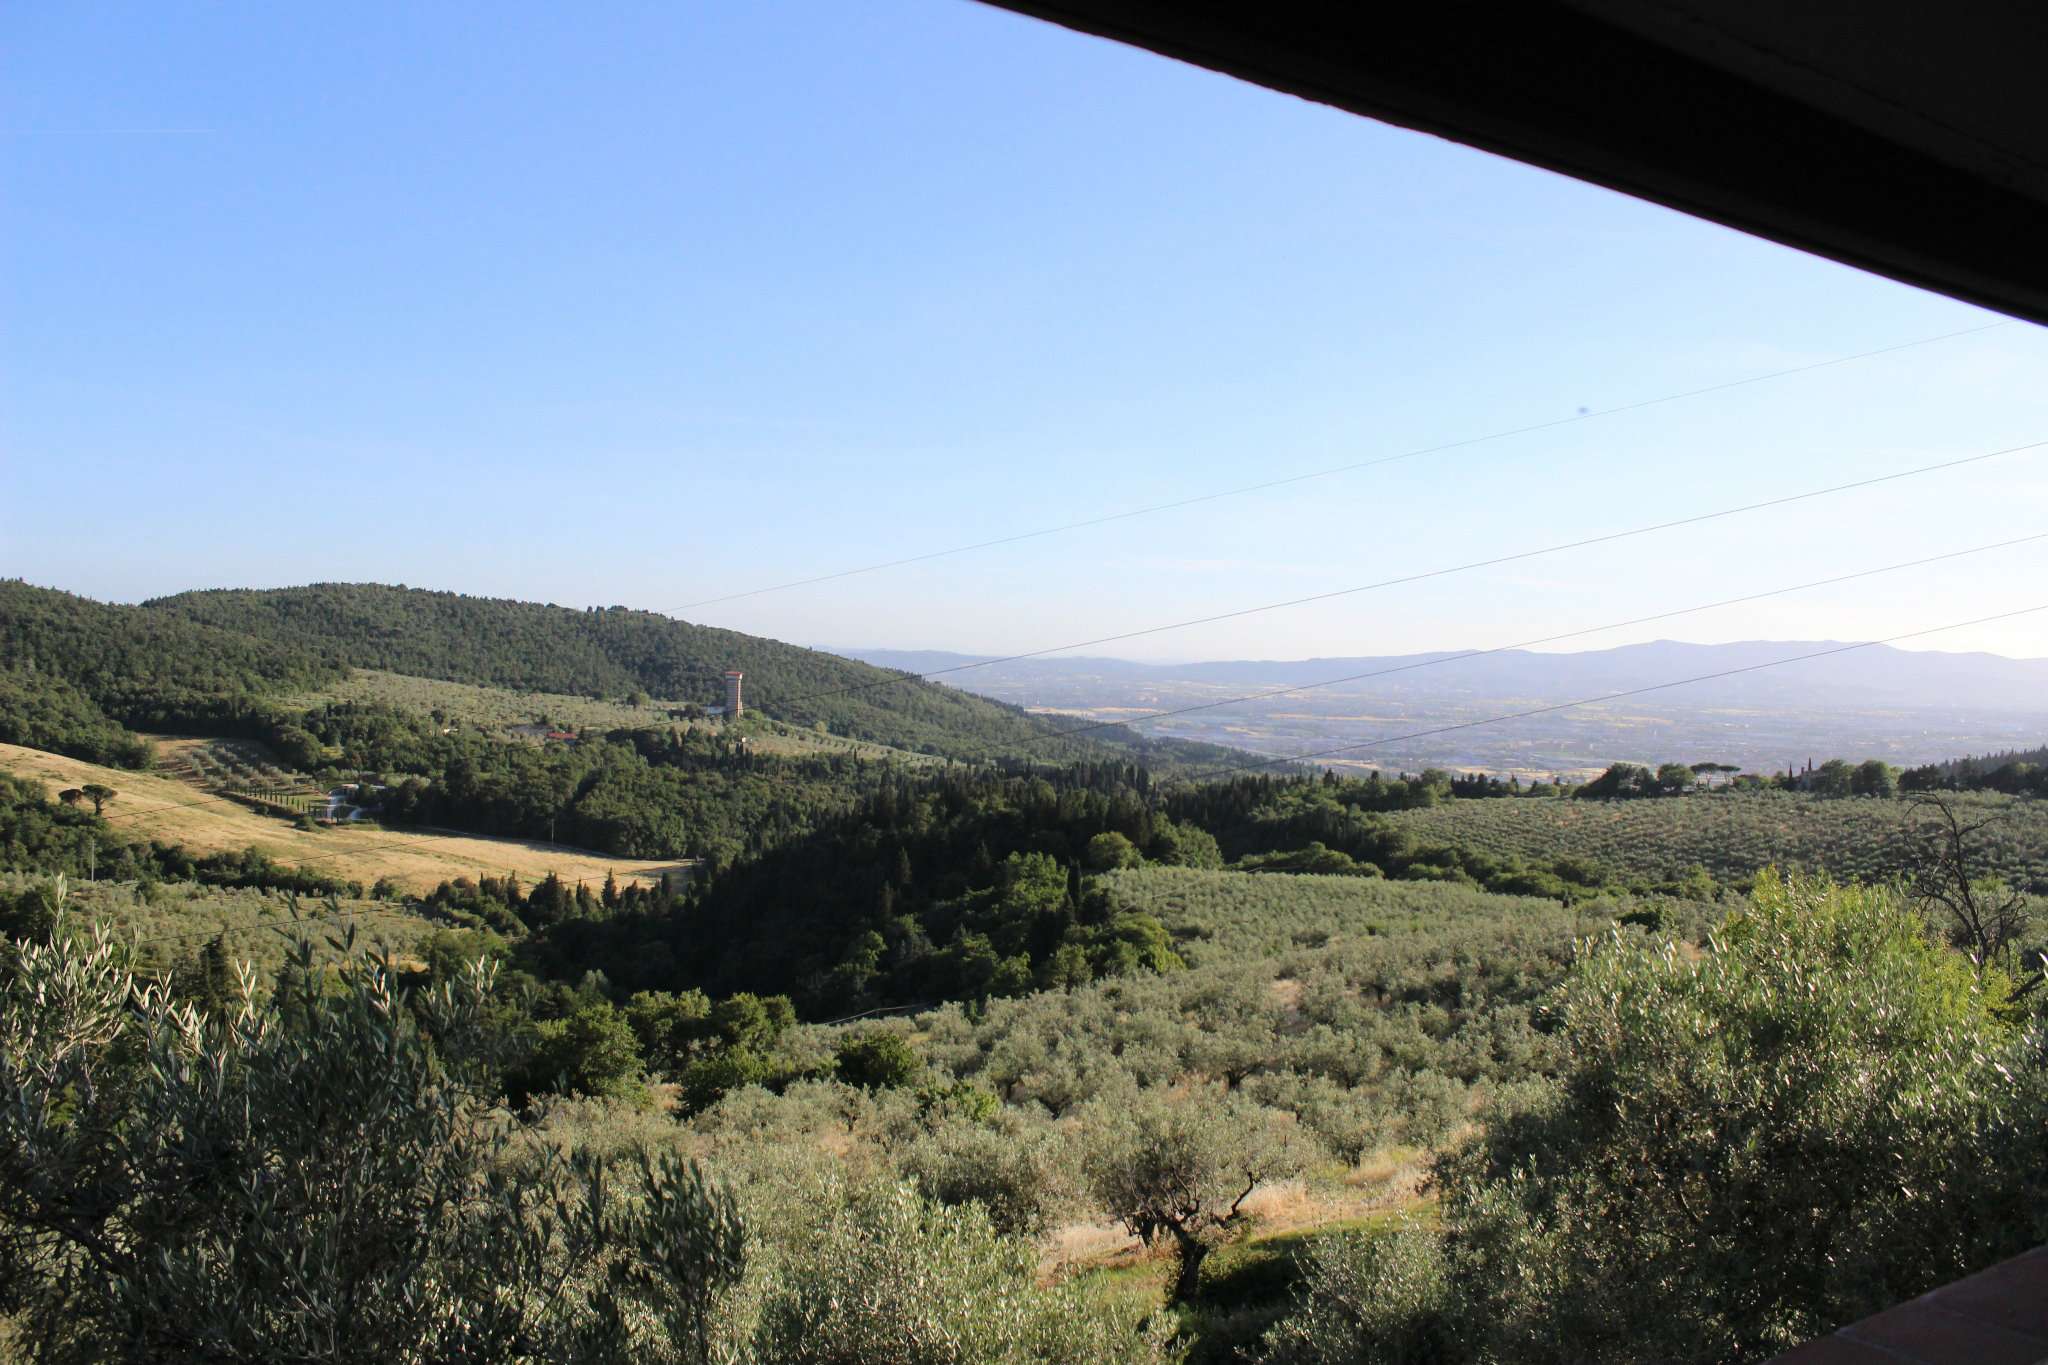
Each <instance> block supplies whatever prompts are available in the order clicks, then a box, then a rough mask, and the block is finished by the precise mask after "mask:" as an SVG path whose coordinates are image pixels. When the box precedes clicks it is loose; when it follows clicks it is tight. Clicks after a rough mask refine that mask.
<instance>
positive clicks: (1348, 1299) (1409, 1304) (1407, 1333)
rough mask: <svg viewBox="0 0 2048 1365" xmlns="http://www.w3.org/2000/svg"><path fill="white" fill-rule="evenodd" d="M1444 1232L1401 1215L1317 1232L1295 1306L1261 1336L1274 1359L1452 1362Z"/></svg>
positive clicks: (1278, 1362) (1292, 1362) (1398, 1364)
mask: <svg viewBox="0 0 2048 1365" xmlns="http://www.w3.org/2000/svg"><path fill="white" fill-rule="evenodd" d="M1451 1293H1452V1285H1451V1279H1450V1275H1449V1274H1448V1271H1447V1268H1446V1264H1445V1259H1444V1252H1443V1241H1442V1238H1441V1236H1440V1235H1439V1234H1438V1233H1437V1232H1436V1231H1434V1230H1433V1229H1430V1228H1427V1227H1423V1226H1420V1225H1418V1224H1415V1223H1409V1222H1403V1223H1399V1224H1396V1225H1394V1226H1391V1227H1379V1228H1372V1229H1369V1230H1367V1231H1365V1232H1363V1233H1338V1234H1335V1235H1332V1236H1325V1237H1319V1238H1317V1239H1316V1241H1315V1243H1314V1244H1313V1246H1312V1247H1311V1248H1310V1251H1309V1257H1308V1266H1307V1269H1306V1272H1305V1274H1304V1275H1303V1277H1302V1280H1301V1283H1300V1285H1299V1287H1298V1288H1297V1290H1296V1292H1295V1300H1294V1308H1293V1311H1292V1312H1291V1313H1289V1314H1288V1316H1287V1317H1285V1318H1284V1319H1282V1320H1281V1321H1280V1323H1279V1324H1277V1325H1276V1326H1275V1327H1274V1328H1273V1329H1272V1330H1271V1331H1269V1332H1267V1334H1266V1338H1265V1341H1264V1342H1263V1343H1262V1351H1261V1354H1260V1359H1261V1360H1263V1361H1266V1362H1269V1365H1353V1362H1356V1361H1366V1360H1369V1361H1372V1362H1374V1365H1448V1363H1449V1362H1453V1361H1459V1360H1462V1359H1464V1358H1465V1357H1464V1355H1463V1353H1462V1351H1461V1349H1460V1347H1459V1344H1458V1342H1457V1340H1456V1338H1455V1336H1454V1333H1453V1329H1452V1325H1451V1324H1452V1322H1453V1320H1454V1319H1453V1315H1452V1313H1451V1312H1450V1311H1449V1310H1450V1296H1451Z"/></svg>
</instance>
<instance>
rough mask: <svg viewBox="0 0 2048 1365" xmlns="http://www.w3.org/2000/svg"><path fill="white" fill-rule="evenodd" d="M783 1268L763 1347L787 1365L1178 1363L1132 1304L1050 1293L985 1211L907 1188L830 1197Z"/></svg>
mask: <svg viewBox="0 0 2048 1365" xmlns="http://www.w3.org/2000/svg"><path fill="white" fill-rule="evenodd" d="M805 1232H806V1235H805V1236H804V1237H803V1238H802V1239H801V1240H800V1241H798V1242H797V1244H796V1245H794V1246H792V1247H791V1248H790V1250H789V1253H788V1255H787V1257H786V1259H785V1261H784V1262H783V1263H782V1264H781V1265H779V1266H778V1267H777V1270H776V1273H775V1275H774V1277H773V1279H772V1282H771V1284H770V1286H769V1288H768V1289H767V1291H766V1297H765V1301H764V1303H763V1307H762V1314H761V1321H760V1328H759V1331H758V1333H757V1335H756V1339H755V1351H756V1353H757V1355H758V1357H759V1358H760V1359H763V1360H773V1361H778V1362H786V1365H954V1363H955V1362H962V1361H974V1362H976V1365H1038V1363H1039V1362H1050V1363H1051V1365H1096V1362H1102V1361H1133V1362H1137V1361H1158V1360H1165V1359H1168V1358H1169V1356H1168V1353H1167V1348H1166V1344H1165V1342H1164V1340H1163V1339H1162V1332H1163V1326H1155V1327H1154V1328H1153V1329H1152V1331H1151V1332H1149V1333H1147V1332H1145V1331H1142V1330H1141V1329H1140V1327H1139V1319H1140V1317H1141V1310H1140V1309H1139V1308H1138V1307H1137V1306H1136V1305H1125V1306H1121V1307H1117V1306H1104V1305H1097V1304H1094V1303H1091V1302H1090V1301H1088V1300H1087V1299H1085V1298H1084V1297H1083V1296H1082V1294H1081V1293H1080V1291H1079V1290H1077V1289H1075V1288H1073V1287H1062V1288H1054V1289H1041V1288H1039V1287H1038V1285H1037V1284H1036V1282H1035V1271H1036V1260H1037V1258H1036V1255H1035V1254H1034V1252H1033V1251H1032V1249H1031V1247H1030V1246H1029V1245H1028V1244H1026V1243H1024V1242H1020V1241H1015V1240H1012V1239H1008V1238H1005V1237H1002V1236H1000V1235H998V1234H997V1233H996V1231H995V1230H994V1229H993V1228H992V1227H991V1226H990V1225H989V1221H988V1218H987V1217H986V1215H984V1214H983V1213H982V1211H981V1210H980V1209H978V1208H974V1207H971V1206H969V1207H961V1208H946V1207H943V1206H941V1205H936V1204H931V1203H928V1202H926V1201H925V1200H923V1199H920V1198H919V1197H918V1196H917V1194H916V1192H915V1191H913V1190H911V1189H910V1188H908V1187H907V1186H901V1185H893V1184H877V1185H868V1186H862V1187H857V1188H855V1189H853V1190H850V1191H848V1192H847V1193H846V1194H845V1196H844V1197H843V1198H835V1199H831V1200H829V1201H827V1212H826V1213H825V1216H824V1218H823V1221H822V1224H821V1225H820V1226H817V1227H816V1228H815V1229H806V1230H805Z"/></svg>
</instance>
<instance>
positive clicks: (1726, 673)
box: [1183, 602, 2048, 782]
mask: <svg viewBox="0 0 2048 1365" xmlns="http://www.w3.org/2000/svg"><path fill="white" fill-rule="evenodd" d="M2038 611H2048V602H2044V603H2042V604H2041V605H2039V606H2034V607H2021V608H2019V609H2018V610H2016V611H2004V612H1999V613H1997V614H1996V615H1992V616H1979V617H1976V618H1975V619H1973V620H1969V621H1951V622H1949V623H1948V624H1947V625H1941V626H1929V627H1927V628H1926V629H1925V630H1909V631H1906V632H1905V633H1903V634H1900V635H1888V636H1886V637H1884V638H1883V639H1881V640H1862V641H1859V642H1857V643H1856V644H1852V645H1836V646H1834V647H1833V648H1831V649H1817V650H1814V651H1813V652H1811V653H1809V654H1794V655H1792V656H1791V657H1790V658H1785V659H1771V660H1768V661H1766V662H1764V663H1760V664H1744V665H1743V666H1742V667H1740V668H1724V669H1721V670H1719V671H1717V672H1713V673H1701V674H1698V675H1696V676H1694V677H1690V678H1677V679H1674V680H1673V681H1671V682H1661V683H1652V684H1651V685H1649V686H1648V687H1632V688H1629V689H1627V690H1625V691H1621V692H1607V693H1603V694H1602V695H1600V696H1597V697H1581V698H1579V699H1577V700H1576V701H1564V702H1556V703H1553V704H1552V705H1549V706H1533V707H1530V708H1529V709H1528V710H1526V711H1511V712H1508V713H1507V714H1505V715H1499V716H1488V717H1486V718H1484V719H1482V720H1466V721H1459V722H1458V723H1456V724H1454V725H1439V726H1437V727H1435V728H1434V729H1429V730H1415V731H1412V732H1410V733H1408V734H1405V735H1387V736H1383V737H1381V738H1378V739H1369V740H1364V741H1361V742H1359V743H1357V744H1343V745H1339V746H1337V747H1336V748H1334V749H1317V750H1314V751H1312V752H1310V753H1305V754H1286V755H1281V756H1277V757H1273V758H1262V759H1256V760H1253V761H1252V762H1249V763H1236V764H1231V765H1229V766H1228V767H1222V768H1212V769H1210V770H1209V771H1207V772H1200V773H1195V774H1194V775H1192V776H1190V777H1188V778H1185V779H1183V780H1185V781H1188V782H1205V781H1207V780H1208V779H1210V778H1212V777H1227V776H1229V775H1230V774H1232V773H1237V772H1247V771H1250V770H1253V769H1257V768H1267V767H1272V766H1273V765H1275V764H1280V763H1305V762H1307V761H1309V760H1310V759H1315V758H1330V757H1333V756H1335V755H1337V754H1349V753H1356V752H1358V751H1359V750H1360V749H1376V748H1379V747H1380V746H1382V745H1386V744H1400V743H1404V742H1405V741H1407V740H1411V739H1427V738H1429V737H1430V736H1432V735H1447V734H1450V733H1452V732H1453V731H1456V730H1472V729H1476V728H1478V727H1479V726H1482V725H1500V724H1503V723H1505V722H1507V721H1511V720H1526V719H1528V718H1529V717H1531V716H1546V715H1550V714H1552V713H1554V712H1558V711H1569V710H1572V709H1574V708H1576V707H1580V706H1597V705H1598V704H1600V703H1601V702H1609V701H1620V700H1621V699H1622V698H1624V697H1640V696H1643V695H1645V694H1646V693H1650V692H1664V691H1668V690H1669V689H1671V688H1674V687H1685V686H1687V685H1689V684H1692V683H1702V682H1712V681H1714V680H1715V679H1717V678H1732V677H1735V676H1736V675H1738V674H1742V673H1758V672H1762V671H1763V670H1764V669H1767V668H1782V667H1784V666H1785V665H1786V664H1796V663H1805V662H1806V661H1807V660H1809V659H1825V658H1828V657H1829V656H1831V655H1835V654H1848V653H1850V652H1852V651H1854V650H1859V649H1871V648H1874V647H1876V646H1878V645H1891V644H1897V643H1898V642H1899V641H1901V640H1917V639H1919V638H1920V637H1921V636H1924V635H1938V634H1940V633H1941V632H1943V631H1948V630H1962V629H1964V628H1966V627H1969V626H1982V625H1988V624H1990V623H1991V622H1993V621H2009V620H2011V619H2012V618H2014V617H2016V616H2028V615H2031V614H2033V613H2034V612H2038Z"/></svg>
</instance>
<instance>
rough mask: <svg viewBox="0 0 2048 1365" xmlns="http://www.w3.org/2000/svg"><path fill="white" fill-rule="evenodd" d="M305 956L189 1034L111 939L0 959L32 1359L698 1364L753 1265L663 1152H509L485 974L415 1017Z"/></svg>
mask: <svg viewBox="0 0 2048 1365" xmlns="http://www.w3.org/2000/svg"><path fill="white" fill-rule="evenodd" d="M333 946H334V947H335V948H336V949H337V950H339V951H340V952H341V953H342V961H341V963H340V965H339V967H338V968H337V969H335V970H332V971H324V970H322V969H321V968H319V967H318V966H317V965H316V962H315V959H314V957H313V953H312V949H311V947H310V945H308V944H304V943H301V944H300V945H299V947H298V950H297V952H296V955H295V958H294V960H293V962H292V964H291V966H292V970H291V971H289V972H288V973H286V975H285V977H284V978H283V980H282V981H281V983H280V985H279V987H278V990H277V991H276V992H275V993H274V994H273V995H271V996H270V997H269V998H267V999H259V998H258V995H257V992H256V990H255V983H254V981H253V979H252V977H251V974H250V973H249V971H248V969H247V968H246V967H241V968H239V969H238V972H237V980H236V990H235V991H234V995H233V999H232V1000H231V1001H230V1002H229V1003H228V1006H227V1007H226V1008H224V1009H222V1010H220V1011H218V1012H217V1013H215V1014H212V1015H202V1014H201V1013H199V1012H197V1011H195V1010H193V1009H192V1008H190V1007H187V1006H184V1005H180V1004H178V1003H176V1001H175V1000H174V999H173V997H172V995H171V994H170V992H169V991H168V990H167V989H166V988H165V987H164V986H163V985H161V984H159V983H156V982H153V981H150V980H148V979H147V978H144V977H141V976H138V975H137V974H136V973H135V972H134V971H132V970H131V969H130V967H129V966H128V964H127V963H126V962H125V961H124V955H123V953H122V952H121V951H120V949H119V948H118V947H117V946H116V944H115V943H114V942H113V941H112V940H111V939H110V937H109V936H108V935H107V933H106V932H105V931H104V929H103V928H99V927H94V928H91V929H81V928H79V927H77V926H75V925H73V924H71V923H70V922H68V920H66V919H65V918H63V917H61V916H60V917H59V920H58V922H57V923H56V925H55V927H54V929H53V931H52V932H51V934H50V936H49V937H48V938H47V939H46V940H44V941H42V942H39V943H34V942H32V943H23V944H18V945H16V946H15V948H14V949H13V950H12V951H11V952H10V953H9V954H8V955H7V957H6V960H5V961H4V962H0V1300H4V1301H5V1302H6V1303H7V1304H8V1305H9V1307H10V1308H11V1309H12V1311H13V1312H14V1314H15V1328H16V1330H17V1332H18V1333H19V1334H20V1335H21V1337H22V1339H23V1341H24V1343H25V1344H26V1345H27V1347H28V1349H29V1352H30V1354H31V1356H32V1358H35V1359H38V1360H47V1361H58V1362H68V1361H79V1362H85V1361H92V1362H102V1361H120V1362H128V1361H135V1362H141V1361H160V1360H202V1359H203V1360H211V1361H222V1362H235V1361H247V1362H256V1361H276V1360H295V1361H308V1362H314V1361H317V1362H358V1361H360V1362H365V1365H368V1362H425V1361H433V1360H457V1359H465V1360H529V1359H537V1358H545V1359H549V1360H563V1361H590V1362H594V1361H612V1360H621V1361H623V1360H628V1359H634V1360H638V1359H668V1360H683V1361H690V1360H702V1359H704V1358H705V1357H706V1355H707V1353H708V1352H709V1350H710V1348H711V1335H710V1333H711V1320H712V1315H713V1311H714V1301H715V1300H716V1299H717V1298H718V1296H719V1295H720V1294H721V1293H722V1292H723V1291H724V1290H725V1288H726V1287H727V1286H728V1285H730V1284H731V1283H733V1282H734V1281H735V1280H736V1279H737V1278H738V1276H739V1275H740V1273H741V1270H742V1268H743V1237H742V1230H741V1227H740V1224H739V1221H738V1216H737V1213H736V1212H735V1206H734V1204H733V1203H732V1201H731V1199H730V1198H729V1196H727V1195H726V1194H724V1193H723V1192H722V1191H721V1190H719V1189H717V1188H715V1187H714V1186H712V1185H711V1184H710V1183H709V1182H708V1181H707V1180H706V1178H705V1176H704V1175H703V1173H702V1172H701V1171H700V1170H699V1169H698V1168H696V1167H695V1166H694V1165H684V1164H682V1163H680V1162H678V1161H676V1160H674V1159H672V1158H670V1159H658V1160H648V1161H644V1162H642V1163H641V1164H639V1165H638V1166H637V1167H633V1168H628V1169H621V1168H619V1167H616V1166H614V1165H612V1164H610V1163H607V1162H605V1161H603V1160H600V1159H597V1158H595V1157H593V1156H590V1155H588V1154H586V1153H583V1152H580V1151H571V1152H568V1153H566V1154H563V1153H558V1152H556V1151H554V1150H553V1149H546V1150H541V1151H527V1152H521V1151H519V1150H517V1149H514V1148H512V1147H511V1146H510V1145H509V1138H508V1134H507V1132H506V1131H505V1128H504V1126H503V1125H502V1124H498V1123H494V1122H493V1121H492V1118H491V1113H490V1104H489V1101H488V1098H487V1096H486V1095H485V1094H484V1093H483V1092H481V1091H480V1090H478V1089H477V1088H476V1082H477V1080H478V1079H479V1077H480V1076H481V1074H483V1073H482V1072H481V1070H480V1068H478V1067H476V1066H474V1065H472V1064H470V1063H467V1062H465V1061H464V1060H463V1059H464V1058H465V1057H466V1056H467V1057H475V1056H478V1055H479V1054H478V1051H477V1048H478V1046H479V1045H480V1044H479V1040H481V1039H485V1038H488V1037H489V1030H488V1029H487V1028H486V1027H485V1013H486V1005H487V1003H488V995H489V990H490V985H491V982H490V973H489V968H488V967H486V966H484V965H482V964H479V965H478V966H476V967H475V968H474V969H473V970H472V971H471V972H470V973H469V974H468V975H467V976H466V977H465V978H464V979H462V980H460V981H456V982H451V983H447V984H444V985H443V986H440V987H437V988H435V989H434V990H433V991H431V992H425V993H422V994H420V995H419V996H417V997H415V998H413V999H411V1000H407V999H403V998H401V997H400V996H399V995H398V994H396V993H395V991H394V989H393V986H392V982H393V980H394V979H395V972H394V969H393V964H392V963H391V962H389V961H388V960H385V959H382V958H379V957H374V956H369V955H365V954H363V953H361V952H359V951H357V950H355V947H354V945H353V943H352V942H346V941H337V942H336V943H335V944H334V945H333Z"/></svg>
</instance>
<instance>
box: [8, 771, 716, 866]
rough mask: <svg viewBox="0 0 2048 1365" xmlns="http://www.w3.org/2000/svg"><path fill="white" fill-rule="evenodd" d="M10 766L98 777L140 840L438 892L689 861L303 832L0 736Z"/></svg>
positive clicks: (513, 842) (56, 782)
mask: <svg viewBox="0 0 2048 1365" xmlns="http://www.w3.org/2000/svg"><path fill="white" fill-rule="evenodd" d="M0 770H4V771H6V772H9V773H12V774H14V775H15V776H17V777H30V778H35V779H37V780H39V781H41V782H43V783H44V784H46V785H47V786H48V787H49V788H50V791H51V793H52V795H54V794H55V793H56V792H58V791H60V790H63V789H64V788H66V787H82V786H84V785H85V784H86V783H88V782H98V783H101V784H103V785H105V786H108V787H112V788H113V789H114V790H115V792H117V793H118V795H117V796H116V797H115V798H114V800H113V801H112V802H110V803H109V804H108V806H107V810H106V817H107V820H108V822H109V823H111V824H112V825H113V826H114V828H115V829H118V830H121V831H123V832H125V833H128V834H132V835H135V836H136V837H138V838H145V839H156V840H159V841H161V842H163V843H167V844H183V845H184V846H185V847H186V848H188V849H191V850H192V851H194V852H195V853H213V852H235V853H239V852H240V851H241V850H243V849H245V848H255V849H258V850H259V851H261V852H263V853H264V854H266V855H268V856H269V857H271V858H273V859H275V860H276V861H278V862H280V863H283V864H286V865H287V866H292V867H307V868H311V869H313V870H315V871H318V872H325V873H330V874H332V875H334V876H338V877H342V878H344V879H346V880H349V881H359V882H361V883H362V884H363V885H364V886H370V885H373V884H375V883H376V882H377V881H378V880H379V879H381V878H386V877H388V878H390V879H391V880H392V881H393V882H395V883H396V884H398V885H399V886H401V887H404V888H405V889H406V890H408V891H430V890H432V889H433V888H434V887H435V886H437V885H439V884H440V883H441V882H443V881H448V880H452V879H453V878H456V877H477V876H493V877H501V876H504V875H505V874H506V873H517V874H518V876H519V877H520V879H521V880H522V881H526V882H529V883H530V882H533V881H536V880H538V879H540V878H541V877H544V876H546V875H547V874H548V873H550V872H554V873H557V874H558V875H560V876H561V878H562V879H563V880H564V881H568V882H579V881H588V882H591V883H593V884H596V883H601V882H603V881H604V879H605V876H606V875H607V874H610V875H612V876H615V877H617V878H618V879H619V881H620V882H622V883H623V882H626V881H631V880H640V881H654V880H656V879H658V878H659V877H660V876H661V874H662V873H664V872H670V871H681V870H682V869H683V868H685V867H687V864H686V863H682V862H677V861H652V862H650V861H646V860H642V859H633V858H607V857H604V856H602V855H599V854H595V853H586V852H583V851H581V850H578V849H570V848H562V847H560V846H557V845H553V844H545V843H539V842H535V841H528V840H521V839H485V838H481V837H479V836H476V835H469V834H422V833H414V832H411V831H404V830H389V829H375V828H362V829H358V828H351V827H348V826H336V827H333V828H322V829H316V830H302V829H298V828H295V827H294V826H292V825H290V824H288V823H286V822H285V821H283V820H281V819H278V818H275V817H273V816H268V815H263V814H260V813H258V812H257V811H254V810H251V809H249V808H248V807H245V806H241V805H237V804H236V803H235V802H233V801H230V800H228V799H226V798H225V797H219V796H213V795H209V794H208V793H206V792H202V791H199V790H197V789H196V788H194V787H192V786H189V785H187V784H186V783H183V782H178V781H175V780H173V779H171V778H168V777H159V776H156V775H155V774H153V773H134V772H127V771H124V770H122V769H120V768H103V767H100V766H98V765H97V764H92V763H84V762H80V761H79V760H78V759H75V758H66V757H64V756H62V755H61V754H51V753H44V752H43V751H42V750H40V749H24V748H22V747H20V746H19V745H14V744H0Z"/></svg>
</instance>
